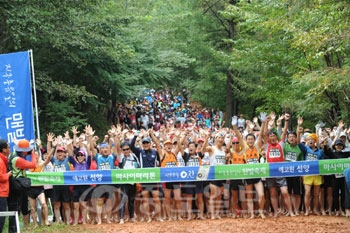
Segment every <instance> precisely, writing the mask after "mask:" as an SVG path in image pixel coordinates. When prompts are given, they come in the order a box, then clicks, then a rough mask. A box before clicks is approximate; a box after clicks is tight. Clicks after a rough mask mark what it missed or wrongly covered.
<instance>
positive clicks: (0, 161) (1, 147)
mask: <svg viewBox="0 0 350 233" xmlns="http://www.w3.org/2000/svg"><path fill="white" fill-rule="evenodd" d="M9 154H10V146H9V144H8V143H7V141H6V140H4V139H1V140H0V212H2V211H6V207H7V197H8V196H9V192H10V184H9V178H10V176H11V174H12V173H11V171H10V172H7V163H8V156H9ZM4 223H5V217H0V232H2V229H3V227H4Z"/></svg>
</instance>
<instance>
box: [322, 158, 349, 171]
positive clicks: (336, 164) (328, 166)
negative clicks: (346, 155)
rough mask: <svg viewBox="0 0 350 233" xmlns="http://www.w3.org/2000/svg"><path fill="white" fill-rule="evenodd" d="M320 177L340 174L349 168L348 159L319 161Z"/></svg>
mask: <svg viewBox="0 0 350 233" xmlns="http://www.w3.org/2000/svg"><path fill="white" fill-rule="evenodd" d="M318 164H319V172H320V175H327V174H342V173H343V172H344V170H345V169H346V168H348V167H350V159H327V160H319V161H318Z"/></svg>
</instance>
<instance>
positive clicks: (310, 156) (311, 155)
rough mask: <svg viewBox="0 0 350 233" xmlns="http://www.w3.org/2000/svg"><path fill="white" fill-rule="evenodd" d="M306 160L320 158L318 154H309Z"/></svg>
mask: <svg viewBox="0 0 350 233" xmlns="http://www.w3.org/2000/svg"><path fill="white" fill-rule="evenodd" d="M306 160H307V161H314V160H318V156H317V155H315V154H307V156H306Z"/></svg>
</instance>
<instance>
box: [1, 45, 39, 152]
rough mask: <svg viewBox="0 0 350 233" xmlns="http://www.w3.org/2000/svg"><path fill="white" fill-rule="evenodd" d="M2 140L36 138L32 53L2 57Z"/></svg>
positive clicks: (19, 53) (11, 142)
mask: <svg viewBox="0 0 350 233" xmlns="http://www.w3.org/2000/svg"><path fill="white" fill-rule="evenodd" d="M0 79H1V82H0V89H1V91H0V98H1V108H0V109H1V111H0V138H1V139H6V140H8V142H9V143H10V145H11V147H12V146H13V141H14V139H15V138H16V139H17V140H19V139H23V138H25V139H28V140H31V139H34V138H35V136H34V116H33V103H32V89H31V76H30V62H29V52H28V51H27V52H18V53H10V54H1V55H0Z"/></svg>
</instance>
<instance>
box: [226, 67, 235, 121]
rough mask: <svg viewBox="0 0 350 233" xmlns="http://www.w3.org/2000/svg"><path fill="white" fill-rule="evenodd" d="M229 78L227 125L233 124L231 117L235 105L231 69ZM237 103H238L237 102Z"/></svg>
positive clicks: (227, 85) (227, 88)
mask: <svg viewBox="0 0 350 233" xmlns="http://www.w3.org/2000/svg"><path fill="white" fill-rule="evenodd" d="M226 75H227V80H226V118H225V121H226V124H225V125H226V126H227V127H228V126H230V125H231V118H232V116H233V112H232V110H233V109H232V106H233V99H232V94H233V91H232V85H233V74H232V72H231V71H230V70H227V73H226ZM236 105H237V104H236Z"/></svg>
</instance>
